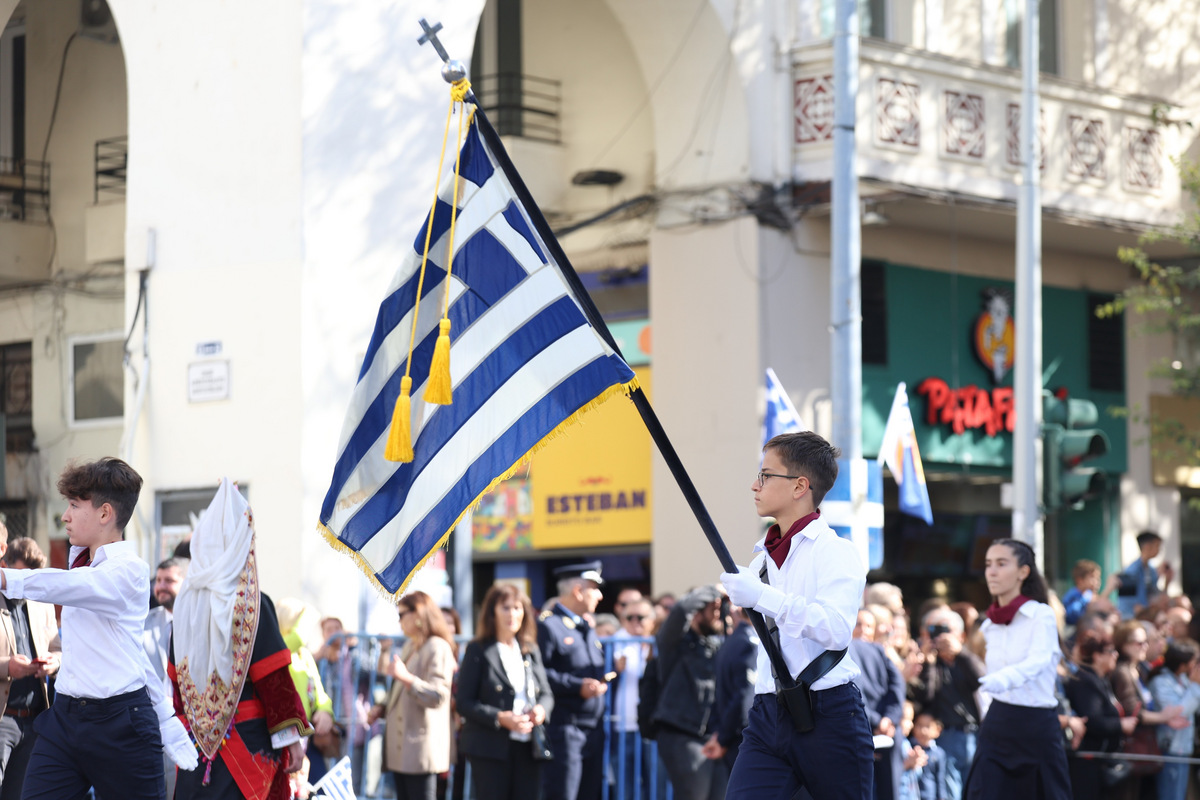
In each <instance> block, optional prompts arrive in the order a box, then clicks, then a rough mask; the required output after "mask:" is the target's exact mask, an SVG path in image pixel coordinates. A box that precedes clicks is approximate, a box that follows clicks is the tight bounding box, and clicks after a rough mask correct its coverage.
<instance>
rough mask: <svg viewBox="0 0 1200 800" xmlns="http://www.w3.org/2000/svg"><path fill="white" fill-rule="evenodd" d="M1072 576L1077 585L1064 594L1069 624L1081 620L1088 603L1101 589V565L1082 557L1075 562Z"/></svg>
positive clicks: (1064, 605)
mask: <svg viewBox="0 0 1200 800" xmlns="http://www.w3.org/2000/svg"><path fill="white" fill-rule="evenodd" d="M1071 578H1072V580H1074V581H1075V585H1074V586H1072V587H1071V588H1070V589H1068V590H1067V591H1066V593H1065V594H1064V595H1063V596H1062V604H1063V609H1064V610H1065V611H1066V621H1067V624H1068V625H1074V624H1075V623H1077V622H1079V618H1080V617H1082V616H1083V612H1084V611H1086V610H1087V607H1088V603H1090V602H1092V599H1093V598H1094V597H1095V596H1096V593H1097V592H1099V591H1100V565H1099V564H1097V563H1096V562H1095V561H1092V560H1091V559H1087V558H1081V559H1079V560H1078V561H1076V562H1075V568H1074V569H1072V570H1071Z"/></svg>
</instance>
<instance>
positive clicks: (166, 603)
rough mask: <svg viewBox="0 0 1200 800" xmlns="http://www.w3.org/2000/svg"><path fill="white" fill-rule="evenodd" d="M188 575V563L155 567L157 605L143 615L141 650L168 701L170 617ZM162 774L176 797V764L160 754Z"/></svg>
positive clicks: (169, 792)
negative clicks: (144, 628)
mask: <svg viewBox="0 0 1200 800" xmlns="http://www.w3.org/2000/svg"><path fill="white" fill-rule="evenodd" d="M186 572H187V559H185V558H168V559H167V560H166V561H164V562H162V563H161V564H159V565H158V569H157V570H155V572H154V586H153V587H151V592H152V593H153V594H154V599H155V601H156V602H157V603H158V605H156V606H155V607H154V608H152V609H150V613H149V614H147V615H146V631H145V633H143V634H142V646H143V647H144V648H146V655H147V656H148V657H149V658H150V666H151V667H153V668H154V674H155V675H157V676H158V679H159V680H160V681H161V682H162V684H163V690H164V691H165V692H166V694H167V696H168V697H170V696H171V693H172V692H173V691H174V689H173V688H172V687H171V679H170V678H169V677H167V661H168V660H169V656H170V652H169V651H170V644H171V617H172V611H173V609H174V608H175V598H176V597H177V596H178V595H179V587H180V586H182V585H183V578H184V574H185V573H186ZM163 774H164V775H165V777H166V781H167V797H174V796H175V762H174V761H172V760H171V759H170V757H169V756H167V755H166V754H165V753H164V754H163Z"/></svg>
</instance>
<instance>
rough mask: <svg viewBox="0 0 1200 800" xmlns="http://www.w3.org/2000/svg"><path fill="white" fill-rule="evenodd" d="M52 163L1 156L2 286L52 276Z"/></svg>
mask: <svg viewBox="0 0 1200 800" xmlns="http://www.w3.org/2000/svg"><path fill="white" fill-rule="evenodd" d="M49 209H50V165H49V164H47V163H45V162H43V161H32V160H28V159H14V158H0V286H12V285H22V284H26V283H36V282H39V281H42V280H45V279H46V278H48V277H49V275H50V254H51V252H52V250H53V242H52V234H51V230H50V225H49V224H48V222H47V218H48V214H49Z"/></svg>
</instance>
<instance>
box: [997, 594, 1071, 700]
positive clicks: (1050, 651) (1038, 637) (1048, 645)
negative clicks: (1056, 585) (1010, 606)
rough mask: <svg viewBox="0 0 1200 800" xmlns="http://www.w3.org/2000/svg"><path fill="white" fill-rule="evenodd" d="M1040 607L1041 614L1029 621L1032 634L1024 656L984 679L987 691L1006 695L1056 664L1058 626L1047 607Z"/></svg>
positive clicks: (1058, 651)
mask: <svg viewBox="0 0 1200 800" xmlns="http://www.w3.org/2000/svg"><path fill="white" fill-rule="evenodd" d="M1044 608H1045V609H1046V610H1045V611H1042V610H1040V609H1039V611H1038V613H1037V614H1036V616H1034V617H1032V618H1031V620H1030V621H1031V622H1032V623H1033V633H1032V637H1031V639H1030V643H1029V652H1028V653H1027V654H1026V655H1025V657H1024V658H1022V659H1021V660H1020V661H1018V662H1016V663H1015V664H1009V665H1008V666H1007V667H1003V668H1001V669H998V670H996V671H995V672H991V673H988V675H987V676H986V678H987V683H988V689H989V690H990V691H992V692H993V693H997V692H1006V691H1009V690H1011V689H1015V688H1017V687H1018V686H1021V685H1022V684H1025V683H1029V682H1032V681H1033V680H1034V679H1035V678H1037V677H1039V675H1040V674H1041V673H1042V671H1043V670H1045V669H1046V667H1047V666H1053V665H1055V664H1056V663H1057V662H1058V659H1059V657H1060V656H1061V651H1060V650H1059V648H1058V627H1057V624H1056V623H1055V621H1054V613H1053V612H1052V611H1050V610H1049V608H1048V607H1044ZM1017 613H1020V612H1019V611H1018V612H1017Z"/></svg>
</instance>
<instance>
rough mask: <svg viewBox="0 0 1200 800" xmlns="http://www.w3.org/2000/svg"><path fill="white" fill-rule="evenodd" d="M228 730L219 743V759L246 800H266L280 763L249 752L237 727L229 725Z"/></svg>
mask: <svg viewBox="0 0 1200 800" xmlns="http://www.w3.org/2000/svg"><path fill="white" fill-rule="evenodd" d="M229 730H230V733H229V736H228V737H226V739H225V742H224V743H223V744H222V745H221V751H220V758H221V760H222V761H224V762H225V766H226V767H227V768H228V769H229V774H230V775H232V776H233V780H234V782H235V783H236V784H237V786H238V789H240V790H241V792H242V795H243V796H244V797H245V798H246V800H266V798H267V794H268V792H270V790H271V785H272V784H273V783H274V782H275V776H276V773H277V772H279V771H280V764H279V763H278V762H276V761H273V760H271V759H269V758H266V757H264V756H261V755H255V754H254V753H251V752H250V751H249V750H248V749H247V748H246V743H245V742H243V741H242V737H241V735H240V734H238V732H237V728H236V727H231V728H230V729H229Z"/></svg>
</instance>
